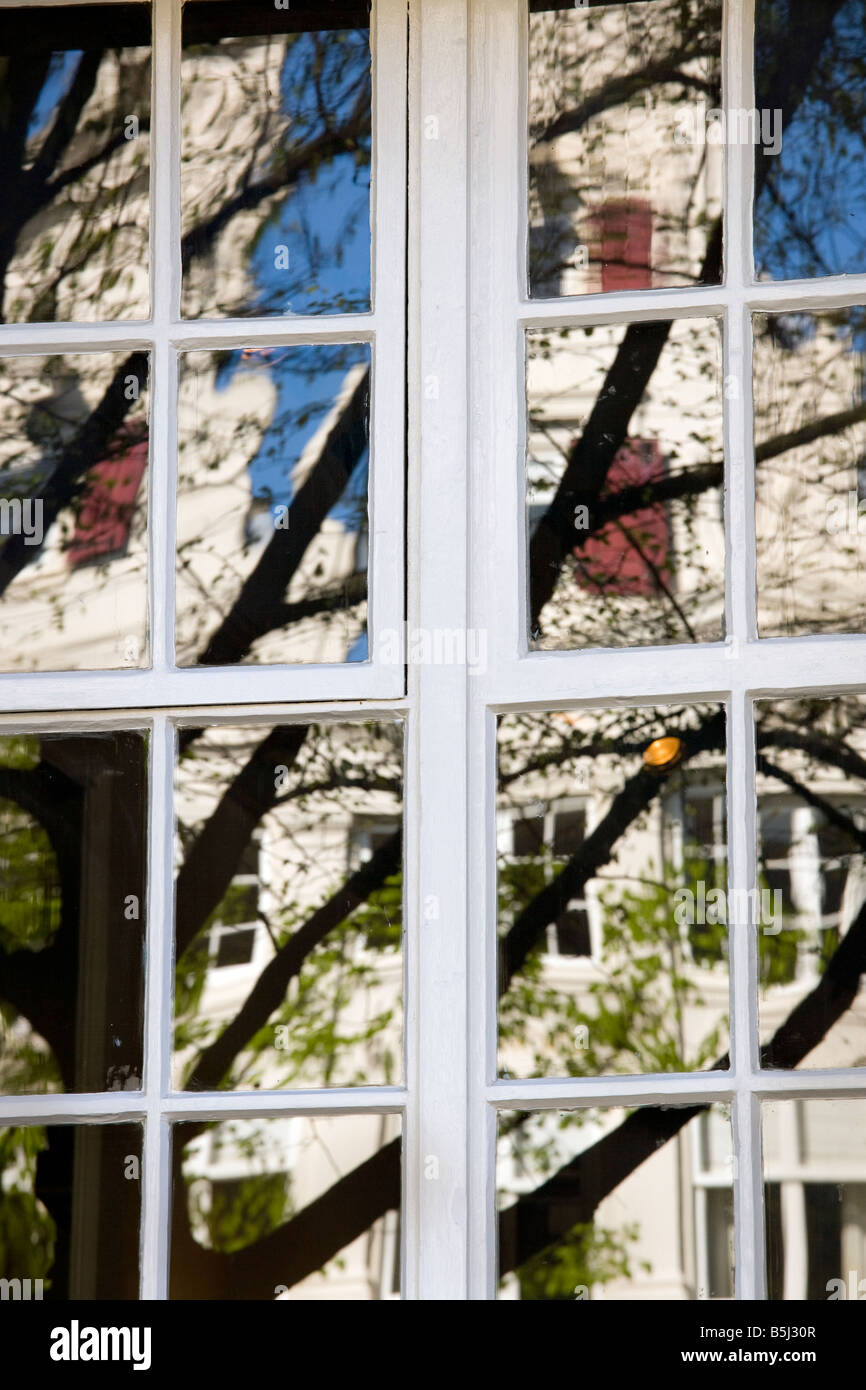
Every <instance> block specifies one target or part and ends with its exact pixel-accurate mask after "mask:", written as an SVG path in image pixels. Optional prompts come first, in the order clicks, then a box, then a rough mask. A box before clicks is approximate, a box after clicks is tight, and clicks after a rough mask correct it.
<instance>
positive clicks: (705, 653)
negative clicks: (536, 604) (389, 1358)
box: [0, 0, 866, 1300]
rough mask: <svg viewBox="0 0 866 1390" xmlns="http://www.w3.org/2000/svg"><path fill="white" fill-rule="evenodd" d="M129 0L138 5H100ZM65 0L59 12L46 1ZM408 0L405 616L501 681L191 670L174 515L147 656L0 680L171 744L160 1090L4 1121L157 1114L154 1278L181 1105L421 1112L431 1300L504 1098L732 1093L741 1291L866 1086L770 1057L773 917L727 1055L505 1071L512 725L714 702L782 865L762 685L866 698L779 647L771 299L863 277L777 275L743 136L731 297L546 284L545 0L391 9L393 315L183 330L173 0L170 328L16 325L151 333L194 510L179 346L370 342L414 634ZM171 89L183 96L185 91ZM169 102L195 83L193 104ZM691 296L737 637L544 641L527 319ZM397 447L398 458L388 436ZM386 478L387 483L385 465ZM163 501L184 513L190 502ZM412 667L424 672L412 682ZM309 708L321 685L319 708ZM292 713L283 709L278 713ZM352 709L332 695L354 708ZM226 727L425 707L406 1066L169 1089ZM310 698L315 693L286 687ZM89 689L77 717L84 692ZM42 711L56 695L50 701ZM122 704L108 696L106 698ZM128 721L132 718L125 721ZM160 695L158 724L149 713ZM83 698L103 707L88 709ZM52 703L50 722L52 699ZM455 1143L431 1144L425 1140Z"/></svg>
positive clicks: (462, 1273) (469, 1284)
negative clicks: (767, 1168)
mask: <svg viewBox="0 0 866 1390" xmlns="http://www.w3.org/2000/svg"><path fill="white" fill-rule="evenodd" d="M101 2H102V3H115V0H101ZM31 3H39V4H52V3H59V4H62V3H66V0H31ZM407 8H408V12H409V20H410V24H409V64H408V76H409V84H408V92H409V105H408V116H409V162H408V188H409V209H410V223H409V236H408V284H407V286H406V289H407V291H408V344H409V352H408V407H409V414H408V419H409V436H408V457H409V506H408V519H407V528H408V534H407V546H408V549H407V558H408V568H407V575H408V584H407V594H406V600H407V614H408V622H409V624H410V627H411V626H415V627H419V628H422V629H423V630H425V631H427V632H431V633H435V632H436V631H437V630H447V631H452V630H454V629H459V628H463V629H464V630H465V631H468V630H476V631H480V632H483V633H485V634H486V638H487V665H486V669H485V670H483V671H481V670H476V671H473V672H470V670H469V668H468V667H467V666H466V665H463V666H459V665H434V664H428V665H414V664H410V665H409V667H408V672H407V684H408V694H407V695H406V697H405V698H403V687H402V684H401V682H402V679H403V667H402V666H400V667H399V668H397V671H396V672H395V671H388V670H387V669H383V668H382V667H380V666H379V665H378V664H377V662H376V661H375V659H374V660H373V661H372V662H371V663H370V664H369V665H368V666H366V667H361V666H358V667H328V668H325V667H310V668H301V667H292V668H288V667H283V668H272V669H270V670H255V669H251V668H249V667H244V668H242V669H236V668H230V669H227V670H225V671H182V672H181V671H177V670H175V669H174V668H173V666H172V661H171V656H172V636H171V633H170V631H169V630H168V629H169V626H170V624H169V621H168V619H167V618H166V617H165V615H166V614H168V613H170V611H171V600H172V579H171V576H172V574H173V569H174V561H173V527H171V526H169V527H166V528H162V527H161V526H160V527H155V526H153V525H151V528H150V546H151V550H150V563H151V575H152V591H151V598H150V602H151V623H152V627H151V632H152V648H153V650H152V654H153V663H154V664H153V669H152V670H151V671H147V672H134V673H122V674H121V673H102V674H86V673H84V674H74V675H71V676H62V677H59V676H53V675H46V676H42V675H39V676H24V677H22V676H12V677H0V709H5V710H14V709H23V710H27V711H28V713H29V716H31V717H27V718H23V717H21V716H16V717H11V716H3V717H2V718H0V728H2V729H3V730H4V731H5V730H6V727H7V726H8V727H9V729H10V730H11V729H12V728H15V729H18V728H24V729H33V728H38V729H41V730H54V729H59V728H64V729H65V728H81V727H86V728H96V727H98V728H111V727H117V726H122V727H127V726H129V725H130V724H132V725H133V726H134V727H139V728H140V727H147V728H148V729H149V730H150V734H151V740H152V742H151V766H150V811H149V830H150V841H149V898H148V927H147V932H148V935H147V951H148V977H147V983H148V989H147V1018H146V1036H145V1049H146V1065H145V1078H144V1090H143V1092H142V1093H140V1094H134V1093H109V1094H99V1095H90V1096H81V1095H64V1096H50V1097H12V1098H3V1099H0V1121H2V1122H5V1123H15V1122H17V1121H19V1120H28V1119H29V1120H30V1121H31V1122H43V1121H52V1120H53V1121H55V1122H67V1123H69V1122H72V1121H74V1120H81V1121H90V1122H94V1121H98V1120H109V1119H118V1118H126V1119H130V1120H134V1119H137V1120H144V1121H145V1122H146V1137H145V1150H144V1154H145V1158H144V1181H143V1190H142V1199H143V1217H142V1230H143V1263H142V1297H144V1298H165V1297H166V1295H167V1288H168V1282H167V1281H168V1232H169V1204H170V1196H171V1194H170V1190H169V1180H170V1172H171V1167H170V1155H169V1143H170V1133H169V1131H170V1126H171V1123H172V1122H176V1121H177V1120H180V1119H195V1120H201V1119H217V1118H229V1117H233V1116H267V1115H274V1114H283V1115H289V1114H295V1115H301V1114H306V1115H309V1114H320V1115H349V1114H352V1113H359V1112H364V1113H377V1114H399V1115H401V1116H402V1118H403V1207H402V1220H401V1240H402V1245H403V1252H402V1271H403V1272H402V1292H403V1297H404V1298H409V1299H418V1298H421V1299H452V1300H453V1299H457V1300H462V1299H473V1300H476V1299H482V1300H484V1299H491V1298H493V1297H495V1292H496V1284H497V1270H496V1223H497V1213H496V1202H495V1157H496V1125H497V1117H498V1114H499V1113H500V1112H501V1111H507V1110H511V1109H514V1108H519V1109H525V1110H539V1111H541V1110H557V1109H567V1108H576V1107H588V1106H598V1105H611V1106H621V1105H628V1106H634V1105H655V1104H665V1105H670V1104H682V1105H689V1104H693V1103H696V1102H713V1101H716V1102H723V1103H725V1102H726V1103H728V1104H729V1105H730V1107H731V1110H732V1115H733V1133H734V1146H735V1147H734V1153H735V1159H736V1162H735V1168H734V1172H735V1184H734V1210H735V1246H736V1297H737V1298H739V1299H753V1298H761V1297H764V1296H765V1281H764V1230H763V1192H762V1174H761V1137H760V1103H761V1100H762V1099H763V1098H781V1097H792V1098H795V1097H801V1096H802V1097H806V1096H838V1095H847V1096H864V1095H866V1077H864V1075H863V1074H862V1073H857V1072H856V1071H853V1070H838V1071H823V1072H811V1073H810V1072H793V1071H792V1072H761V1071H760V1070H759V1066H758V1055H759V1054H758V1013H757V951H756V943H755V938H754V933H753V932H751V931H750V930H749V929H748V928H745V927H734V928H733V929H732V932H731V952H730V988H731V1020H732V1022H731V1028H732V1042H731V1046H732V1054H731V1055H732V1066H731V1070H730V1071H729V1072H705V1073H699V1074H688V1073H686V1074H675V1075H666V1076H650V1077H638V1076H634V1077H630V1076H612V1077H599V1078H589V1079H587V1078H582V1079H568V1078H565V1079H553V1080H508V1081H501V1080H498V1079H497V1065H496V1059H497V1002H496V824H497V814H496V813H497V806H496V720H497V716H498V714H499V713H501V712H506V711H511V710H533V709H534V710H550V711H553V710H576V709H580V708H584V707H591V706H593V705H596V706H598V705H607V704H609V703H610V702H611V701H618V702H621V703H628V704H632V705H638V704H658V703H664V702H667V701H670V702H673V703H678V702H692V701H695V700H704V701H705V700H713V701H720V702H723V703H724V704H725V706H726V708H727V716H728V723H727V771H728V786H729V792H728V847H729V858H728V871H729V885H730V887H732V888H734V889H748V888H751V887H754V886H755V885H756V883H757V872H756V793H755V784H756V778H755V747H754V732H753V719H752V703H753V701H754V699H755V698H756V697H773V696H780V697H782V696H791V695H797V694H800V693H807V692H820V693H828V694H829V693H832V692H836V691H844V690H852V689H855V688H856V683H857V679H858V676H860V677H862V673H863V672H864V671H866V637H814V638H803V639H773V640H762V641H760V642H759V641H758V640H757V620H756V606H755V575H756V565H755V532H754V512H753V504H752V498H753V482H754V460H753V444H752V401H751V377H750V370H751V314H752V312H754V311H760V310H769V311H774V312H779V311H782V310H786V309H790V310H796V309H804V308H807V309H813V310H815V309H822V308H831V307H839V306H843V305H847V304H852V303H855V302H858V301H863V300H864V298H866V276H864V275H861V276H849V277H838V278H835V279H825V280H820V281H819V280H816V281H799V282H780V283H760V284H759V283H755V282H754V279H753V275H752V250H751V227H750V209H751V202H752V177H753V176H752V169H751V164H750V159H749V152H748V150H746V149H745V148H742V147H737V146H733V147H729V148H728V150H727V152H726V154H727V160H726V175H725V189H726V249H725V266H726V278H725V282H724V284H723V285H722V286H716V287H714V286H702V287H696V288H684V289H670V290H641V291H630V292H622V293H619V292H616V293H607V294H598V295H593V296H591V297H586V298H571V299H558V300H552V301H546V302H543V303H542V302H537V301H536V302H533V301H530V300H529V298H528V295H527V286H526V272H525V259H526V257H525V251H526V237H527V197H526V169H527V117H526V111H527V99H526V85H527V84H526V65H527V33H528V23H527V0H408V6H407V3H404V0H374V7H373V15H374V30H375V55H376V57H375V73H376V89H375V90H376V121H375V129H376V179H375V188H376V194H375V227H376V235H375V246H376V265H377V267H379V269H380V273H379V274H377V276H376V307H375V309H374V311H373V313H372V314H371V315H356V316H347V317H345V318H343V319H339V320H335V319H328V320H322V319H312V318H297V319H291V320H288V321H286V322H283V321H279V322H278V321H275V320H273V319H267V320H264V319H262V320H244V321H243V322H242V323H238V322H230V321H226V322H224V323H216V322H193V323H188V324H184V323H182V322H180V320H179V312H178V306H179V278H180V277H179V264H178V252H177V250H176V249H175V252H174V257H173V260H171V261H169V260H168V259H167V257H166V255H165V252H164V249H163V248H164V247H165V246H166V245H167V244H168V242H169V239H170V240H171V244H172V245H173V246H175V248H176V247H177V244H178V237H177V228H178V219H179V209H178V203H177V187H176V185H175V183H174V181H173V176H172V168H173V161H175V160H176V158H177V146H178V113H177V84H176V81H175V79H176V65H177V55H178V52H179V42H178V39H179V36H178V25H179V4H178V0H154V10H155V21H156V22H155V33H156V47H155V54H154V57H155V84H156V89H157V91H156V96H157V100H156V101H155V102H154V125H153V131H152V141H153V144H152V169H153V180H154V182H153V195H154V215H153V238H154V240H153V242H152V246H153V249H154V253H155V252H156V251H157V249H158V250H159V254H158V255H157V254H154V255H153V259H152V273H153V276H154V282H153V286H154V317H153V320H152V321H151V322H150V323H147V324H134V325H127V324H115V325H108V326H105V325H95V326H90V325H87V326H82V325H62V326H58V325H55V326H44V325H33V326H21V327H16V326H9V327H6V328H2V329H0V350H6V351H16V352H31V353H44V352H48V351H68V350H72V349H76V350H79V349H81V348H82V347H91V348H97V347H116V348H118V349H119V348H123V349H129V348H130V347H133V346H145V347H148V348H149V349H150V350H151V351H152V353H153V357H154V365H153V371H154V380H155V383H156V385H155V390H154V393H153V397H152V404H151V412H152V420H153V422H154V431H153V439H154V444H153V456H152V462H151V469H152V474H151V477H152V482H151V496H150V509H151V516H155V517H165V516H167V515H169V514H171V513H173V491H174V481H175V478H174V452H175V448H174V446H175V427H174V420H173V410H172V401H173V398H174V395H173V393H174V390H175V375H174V367H173V353H174V351H175V350H176V349H177V348H183V347H208V346H237V345H240V344H243V345H247V344H249V343H254V344H273V343H279V344H283V343H287V342H288V343H291V342H296V341H297V342H311V341H313V342H336V341H342V340H345V339H346V338H349V339H352V340H354V339H357V338H362V339H364V340H370V341H371V340H373V339H375V371H376V375H377V377H378V379H379V381H380V382H383V383H384V385H385V389H384V390H382V389H379V390H378V391H377V392H376V395H375V403H374V416H373V435H374V438H373V447H374V451H375V455H376V458H375V463H374V482H373V485H372V486H373V494H372V499H371V506H372V511H373V516H374V518H375V521H374V526H373V561H372V564H373V575H372V603H373V606H374V609H375V611H374V612H373V615H372V620H373V624H374V627H373V637H372V639H371V651H372V652H373V653H374V656H375V631H376V629H377V626H378V628H380V629H381V628H382V627H384V626H393V627H395V628H397V629H398V631H401V630H402V617H403V608H402V556H401V550H400V546H399V545H397V544H396V543H395V541H394V538H395V537H396V536H399V535H400V533H401V530H402V525H403V508H402V457H401V450H402V437H403V396H402V381H403V317H402V316H403V312H404V303H403V288H404V287H403V283H402V274H401V273H400V271H399V267H400V266H402V264H403V260H402V256H403V236H402V220H403V212H402V209H403V206H404V188H405V184H404V179H405V161H404V152H403V131H404V115H405V82H404V77H405V73H404V61H405V55H406V11H407ZM752 30H753V3H752V0H727V4H726V7H725V16H724V41H723V67H724V93H725V101H726V104H727V105H729V106H732V107H745V108H751V107H752V106H753V104H754V98H753V78H752ZM173 81H174V82H175V85H174V87H172V82H173ZM172 93H174V95H172ZM669 315H677V316H683V317H706V316H717V317H719V318H720V319H721V320H723V323H724V370H725V374H726V375H730V374H733V375H736V376H737V377H738V379H739V380H740V382H741V385H742V389H741V391H740V394H739V398H738V399H734V400H730V401H728V402H727V403H726V406H727V413H726V423H725V457H726V470H727V471H726V501H725V523H726V538H727V539H726V594H727V599H726V617H727V622H726V631H727V633H728V636H727V637H726V639H725V641H723V642H718V643H712V644H707V645H702V646H700V647H687V646H673V647H665V648H651V647H648V648H642V649H633V650H616V651H597V650H592V651H583V652H537V653H532V654H531V655H530V653H529V650H528V644H527V639H526V631H525V626H526V625H525V620H524V614H525V602H524V598H523V595H522V592H521V585H522V583H523V579H522V576H523V575H524V573H525V560H526V555H525V505H524V446H525V427H524V425H523V423H522V422H523V420H524V416H525V386H524V362H523V335H524V332H525V330H526V329H527V328H530V327H542V326H547V327H550V326H566V325H579V324H599V323H606V324H611V323H625V322H629V321H635V320H648V319H653V318H658V317H667V316H669ZM398 440H399V441H400V445H399V447H398V445H397V443H396V442H395V441H398ZM376 475H377V476H376ZM170 503H171V504H172V505H170ZM398 675H399V679H398ZM302 701H307V703H306V704H303V705H300V704H298V703H295V702H302ZM269 702H270V703H269ZM335 702H337V703H335ZM205 705H207V706H210V707H211V713H212V715H213V717H214V719H218V718H226V719H229V720H233V721H235V722H243V723H249V722H252V721H254V720H258V721H261V722H262V723H266V722H270V723H273V722H276V721H277V720H280V721H283V720H287V721H288V720H293V719H308V718H310V717H315V718H329V717H330V718H340V719H347V718H348V719H351V718H365V717H376V718H382V717H388V716H389V715H390V716H392V717H401V716H405V717H406V719H407V729H408V739H407V760H406V795H405V826H406V835H405V842H406V848H405V880H404V881H405V903H406V923H407V927H406V931H407V950H406V961H405V976H406V1006H405V1021H406V1027H405V1037H406V1045H405V1084H404V1085H402V1086H394V1087H377V1088H358V1089H352V1090H349V1089H345V1090H332V1091H324V1090H316V1091H301V1092H294V1093H286V1092H281V1093H279V1094H278V1095H273V1094H272V1095H265V1096H263V1095H262V1094H260V1093H256V1094H252V1095H243V1094H231V1093H225V1092H221V1093H218V1094H203V1095H190V1094H177V1093H172V1092H171V1090H170V1088H169V1058H170V1026H171V973H172V960H171V943H170V934H169V933H168V931H167V929H166V926H165V924H166V923H168V922H170V921H171V917H172V911H173V881H172V868H173V864H172V825H171V816H170V815H169V814H168V810H169V808H170V806H171V804H172V796H173V776H174V749H175V728H176V726H177V724H178V723H181V724H182V723H184V722H186V723H188V724H190V723H193V722H194V721H196V720H197V721H198V722H199V723H200V721H201V717H202V710H201V707H202V706H205ZM288 706H290V708H289V707H288ZM70 708H73V709H74V710H75V711H76V713H75V714H74V715H72V716H70V715H62V714H60V713H59V711H62V710H68V709H70ZM43 711H45V712H46V713H42V712H43ZM105 711H108V713H105ZM112 711H120V713H117V712H115V713H112ZM155 711H159V712H155ZM87 712H90V713H87ZM34 715H36V716H40V715H41V717H37V718H34V717H32V716H34ZM430 1158H435V1159H436V1163H435V1164H429V1163H428V1162H427V1160H428V1159H430Z"/></svg>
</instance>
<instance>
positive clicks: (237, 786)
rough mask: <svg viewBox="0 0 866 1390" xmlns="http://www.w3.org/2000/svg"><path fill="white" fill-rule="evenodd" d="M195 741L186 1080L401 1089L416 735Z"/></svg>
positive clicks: (181, 1068)
mask: <svg viewBox="0 0 866 1390" xmlns="http://www.w3.org/2000/svg"><path fill="white" fill-rule="evenodd" d="M180 737H181V747H182V749H183V752H182V756H181V758H180V761H179V763H178V766H177V774H176V781H175V786H176V809H177V833H178V860H179V868H178V877H177V894H176V900H177V973H176V984H175V989H176V993H175V1045H174V1046H175V1050H174V1065H173V1077H174V1085H175V1086H176V1087H177V1088H178V1089H181V1088H186V1089H190V1090H215V1089H217V1088H218V1087H219V1088H221V1089H223V1090H225V1089H228V1090H238V1091H245V1090H251V1089H256V1088H258V1087H261V1088H263V1089H266V1090H276V1089H279V1088H281V1087H285V1086H305V1087H310V1086H354V1085H380V1084H388V1083H392V1082H399V1080H400V1077H401V1074H402V1064H401V1056H400V1050H401V1040H402V983H403V976H402V953H401V948H402V847H401V844H402V804H401V796H402V773H401V767H402V745H403V730H402V725H400V724H396V723H394V724H313V725H304V724H290V725H280V726H277V727H276V728H273V729H270V730H268V729H266V728H262V727H249V728H246V727H243V728H238V727H217V728H210V729H206V730H201V729H198V730H183V731H182V732H181V736H180ZM251 847H252V848H253V849H254V850H255V854H256V860H257V865H256V868H255V871H254V872H253V873H250V871H249V870H250V863H249V855H250V848H251Z"/></svg>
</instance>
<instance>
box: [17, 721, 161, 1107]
mask: <svg viewBox="0 0 866 1390" xmlns="http://www.w3.org/2000/svg"><path fill="white" fill-rule="evenodd" d="M146 796H147V744H146V738H145V736H144V735H142V734H140V733H134V732H126V731H119V732H116V733H98V734H91V733H89V734H75V735H73V734H50V735H48V734H46V735H42V736H39V735H35V734H34V735H31V734H26V735H4V736H3V737H0V1094H5V1095H26V1094H31V1093H38V1092H48V1091H117V1090H137V1089H138V1088H139V1087H140V1085H141V1075H142V1041H141V1030H142V1014H143V994H144V990H143V980H142V954H143V947H144V923H145V857H146V825H147V805H146Z"/></svg>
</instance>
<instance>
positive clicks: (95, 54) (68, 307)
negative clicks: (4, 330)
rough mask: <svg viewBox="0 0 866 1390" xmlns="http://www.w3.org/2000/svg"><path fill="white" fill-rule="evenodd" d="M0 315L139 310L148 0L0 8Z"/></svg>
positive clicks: (143, 299) (144, 280)
mask: <svg viewBox="0 0 866 1390" xmlns="http://www.w3.org/2000/svg"><path fill="white" fill-rule="evenodd" d="M0 109H2V113H3V114H2V129H3V154H2V171H3V178H2V183H3V200H2V204H0V320H2V321H3V322H6V323H35V322H48V321H51V320H66V321H68V320H82V319H91V320H92V319H127V318H134V319H143V318H146V317H147V315H148V312H149V288H148V259H149V257H148V227H149V214H148V196H149V179H150V174H149V168H150V153H149V149H150V146H149V141H150V5H149V4H126V5H121V6H117V7H114V8H110V9H106V7H105V5H101V4H96V5H75V6H69V7H67V9H66V12H65V13H62V12H61V11H60V10H59V9H58V11H57V13H55V14H52V16H51V18H50V20H47V18H46V15H45V11H44V9H43V8H39V7H36V6H28V5H21V6H16V7H15V8H14V9H12V8H11V7H8V6H7V7H6V8H5V9H3V10H2V11H0Z"/></svg>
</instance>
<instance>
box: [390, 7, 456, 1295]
mask: <svg viewBox="0 0 866 1390" xmlns="http://www.w3.org/2000/svg"><path fill="white" fill-rule="evenodd" d="M410 3H411V10H410V33H411V34H412V55H411V72H412V82H411V90H410V97H411V101H410V135H409V143H410V151H411V159H412V176H411V183H410V196H411V201H412V207H413V209H414V212H415V222H414V226H413V235H412V238H411V243H410V280H409V325H410V341H412V345H413V350H412V352H411V354H410V361H409V383H410V387H409V402H410V468H411V476H412V489H413V490H412V501H411V508H410V515H411V518H412V519H411V527H412V529H411V533H410V535H411V539H410V554H411V555H412V557H413V563H412V567H411V571H410V584H411V588H410V608H409V613H410V621H411V622H412V623H413V624H415V625H417V626H418V627H420V628H423V629H424V630H426V631H427V632H429V633H431V634H432V633H435V632H436V631H437V630H443V629H452V630H453V629H455V628H464V629H465V627H466V625H467V569H466V565H467V560H466V555H467V544H468V540H469V537H468V533H467V525H468V518H467V506H468V487H467V468H466V441H467V396H466V392H467V382H466V377H467V337H468V331H469V323H468V301H467V214H468V200H467V174H468V148H467V147H468V123H467V115H468V112H467V76H468V70H467V60H468V45H467V38H468V33H467V30H468V3H467V0H437V3H436V4H433V5H431V4H429V3H428V0H410ZM410 677H411V687H410V688H411V698H412V700H413V702H414V703H415V717H414V719H413V720H412V723H411V736H410V755H409V760H408V769H407V792H408V797H407V800H408V804H409V806H410V814H409V819H408V822H407V840H408V856H409V861H410V865H411V864H412V862H413V860H414V862H415V864H416V865H417V869H416V868H412V869H411V870H410V875H411V877H410V882H411V883H412V892H413V898H412V899H410V901H409V903H408V908H409V913H410V917H409V933H410V949H412V948H413V946H414V956H413V960H412V964H411V973H410V983H414V986H415V990H416V997H415V999H414V1001H413V1005H412V1009H411V1014H410V1017H411V1020H412V1025H413V1032H412V1035H411V1038H410V1040H409V1041H410V1054H409V1058H408V1064H409V1071H408V1075H409V1078H410V1083H409V1085H410V1092H412V1093H414V1103H413V1104H410V1107H409V1111H408V1117H407V1140H406V1153H407V1172H406V1211H407V1226H408V1230H409V1232H410V1242H411V1243H410V1246H409V1250H408V1260H407V1270H406V1275H407V1277H406V1292H407V1297H409V1298H420V1299H425V1300H427V1299H430V1300H443V1299H463V1298H465V1297H466V1280H467V1260H468V1250H467V1237H468V1224H467V1152H466V1116H467V1045H466V1009H467V998H466V948H467V942H466V933H467V903H466V875H467V839H468V826H467V801H466V749H467V721H466V700H467V680H468V675H467V667H466V666H465V665H463V666H459V665H433V664H427V665H420V666H412V667H410Z"/></svg>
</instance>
